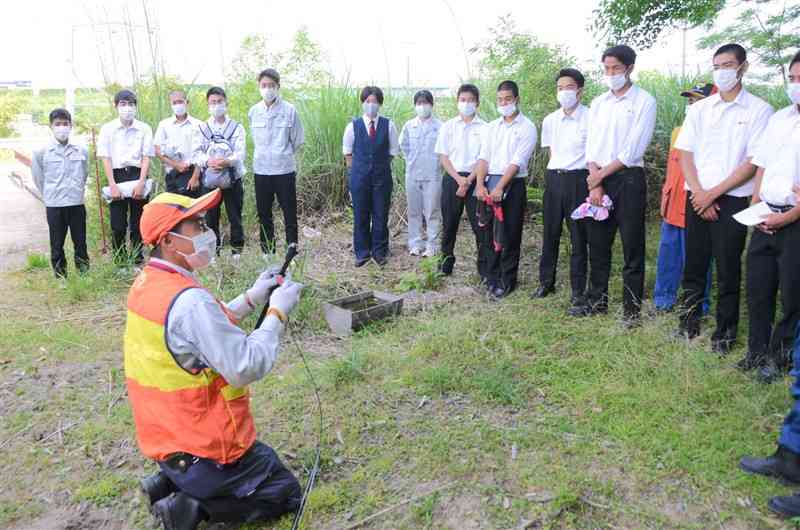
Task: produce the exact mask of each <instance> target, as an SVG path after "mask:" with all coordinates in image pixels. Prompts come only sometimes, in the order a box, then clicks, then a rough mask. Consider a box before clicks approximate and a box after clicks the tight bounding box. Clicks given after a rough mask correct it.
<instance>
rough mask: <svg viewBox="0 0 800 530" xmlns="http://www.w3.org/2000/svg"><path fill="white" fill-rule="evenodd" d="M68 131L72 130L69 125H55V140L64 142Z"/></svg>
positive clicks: (67, 136)
mask: <svg viewBox="0 0 800 530" xmlns="http://www.w3.org/2000/svg"><path fill="white" fill-rule="evenodd" d="M70 132H72V127H71V126H70V125H55V126H54V127H53V136H55V138H56V140H58V141H59V142H66V141H67V139H68V138H69V133H70Z"/></svg>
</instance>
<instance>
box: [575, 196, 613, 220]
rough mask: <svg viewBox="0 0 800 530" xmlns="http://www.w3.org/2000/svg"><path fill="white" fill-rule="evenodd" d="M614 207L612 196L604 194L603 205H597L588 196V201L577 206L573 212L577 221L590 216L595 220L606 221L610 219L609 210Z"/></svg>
mask: <svg viewBox="0 0 800 530" xmlns="http://www.w3.org/2000/svg"><path fill="white" fill-rule="evenodd" d="M613 207H614V203H613V202H612V201H611V197H609V196H608V195H603V205H602V206H595V205H594V204H592V203H591V202H589V197H586V202H584V203H583V204H581V205H580V206H578V207H577V208H575V211H574V212H572V215H571V216H570V217H572V218H573V219H575V220H576V221H577V220H578V219H585V218H587V217H590V218H592V219H594V220H595V221H605V220H606V219H608V212H609V211H611V209H612V208H613Z"/></svg>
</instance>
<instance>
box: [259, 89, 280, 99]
mask: <svg viewBox="0 0 800 530" xmlns="http://www.w3.org/2000/svg"><path fill="white" fill-rule="evenodd" d="M259 91H260V92H261V97H262V98H263V99H264V101H266V102H267V103H272V102H273V101H275V98H277V97H278V88H277V87H271V86H270V87H261V88H260V89H259Z"/></svg>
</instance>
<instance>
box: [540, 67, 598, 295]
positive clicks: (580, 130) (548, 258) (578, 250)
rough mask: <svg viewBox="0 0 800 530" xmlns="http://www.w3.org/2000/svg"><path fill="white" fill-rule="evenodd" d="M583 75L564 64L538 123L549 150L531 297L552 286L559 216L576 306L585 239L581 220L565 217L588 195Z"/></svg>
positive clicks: (581, 288) (582, 278) (586, 250)
mask: <svg viewBox="0 0 800 530" xmlns="http://www.w3.org/2000/svg"><path fill="white" fill-rule="evenodd" d="M584 83H585V79H584V77H583V74H582V73H580V72H579V71H578V70H575V69H574V68H565V69H563V70H561V71H560V72H559V73H558V75H557V76H556V98H557V99H558V102H559V104H560V105H561V108H560V109H558V110H556V111H555V112H553V113H551V114H549V115H548V116H547V117H545V119H544V122H543V123H542V148H543V149H544V148H548V149H549V150H550V161H549V162H548V163H547V173H546V175H545V188H544V200H543V209H544V212H543V214H542V220H543V225H544V234H543V238H542V239H543V241H542V256H541V258H540V259H539V288H538V289H536V291H534V293H533V296H534V298H544V297H545V296H548V295H550V294H551V293H553V292H554V291H555V283H556V268H557V265H558V247H559V243H560V242H561V228H562V225H563V223H564V221H566V222H567V228H568V229H569V240H570V243H571V245H570V246H571V247H572V253H571V256H570V267H569V277H570V285H571V287H572V305H573V307H577V306H581V305H583V303H584V300H583V296H584V291H585V290H586V265H587V260H588V259H589V243H588V237H587V234H586V223H588V222H589V221H586V220H582V219H581V220H577V221H575V220H573V219H572V218H571V217H570V214H572V212H573V210H575V208H577V207H578V206H579V205H580V204H581V203H582V202H583V201H585V200H586V197H587V196H588V195H589V189H588V187H587V185H586V177H588V176H589V171H587V169H586V135H587V124H588V120H589V109H588V108H587V107H586V106H584V105H583V104H582V103H581V96H583V85H584Z"/></svg>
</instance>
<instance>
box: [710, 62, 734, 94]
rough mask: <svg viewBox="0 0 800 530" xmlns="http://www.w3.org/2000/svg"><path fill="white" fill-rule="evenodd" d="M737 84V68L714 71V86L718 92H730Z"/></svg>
mask: <svg viewBox="0 0 800 530" xmlns="http://www.w3.org/2000/svg"><path fill="white" fill-rule="evenodd" d="M738 82H739V69H738V68H725V69H719V70H714V84H715V85H717V88H719V90H720V92H730V91H731V90H733V88H734V87H735V86H736V83H738Z"/></svg>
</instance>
